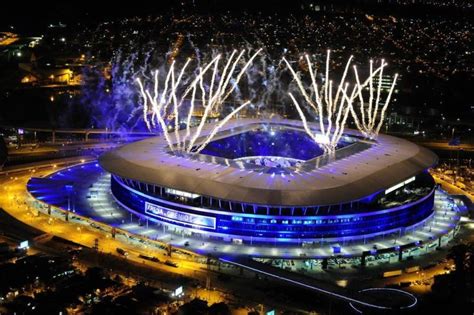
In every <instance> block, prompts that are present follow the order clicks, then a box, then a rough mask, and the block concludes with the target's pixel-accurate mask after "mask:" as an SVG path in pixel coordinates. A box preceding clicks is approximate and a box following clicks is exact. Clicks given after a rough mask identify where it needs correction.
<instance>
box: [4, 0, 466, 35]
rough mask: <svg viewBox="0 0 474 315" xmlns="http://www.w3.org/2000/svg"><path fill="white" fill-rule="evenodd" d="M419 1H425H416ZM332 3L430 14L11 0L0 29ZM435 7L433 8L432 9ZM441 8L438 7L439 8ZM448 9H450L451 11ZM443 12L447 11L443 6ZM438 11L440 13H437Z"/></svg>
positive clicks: (227, 2)
mask: <svg viewBox="0 0 474 315" xmlns="http://www.w3.org/2000/svg"><path fill="white" fill-rule="evenodd" d="M415 1H416V2H417V4H419V3H420V2H423V0H415ZM473 1H474V0H473ZM309 2H312V3H319V4H330V6H333V7H336V6H337V7H343V8H344V10H346V9H352V8H358V9H363V10H369V11H371V10H372V9H376V10H378V11H379V10H380V9H382V10H383V11H384V13H390V14H393V13H395V12H394V11H399V12H398V13H407V11H410V12H414V11H417V12H419V13H420V12H421V13H422V14H425V13H428V12H427V10H426V9H427V7H426V6H423V5H421V6H420V7H417V9H418V10H413V9H414V8H411V9H410V10H407V8H406V7H402V8H398V10H397V8H396V7H394V3H395V2H394V1H393V0H179V1H177V0H152V1H143V0H142V1H120V2H119V0H116V1H114V2H105V1H101V0H96V1H91V0H76V1H68V0H63V1H44V0H39V1H21V0H8V1H3V2H2V3H1V4H0V31H2V30H7V29H8V26H9V25H14V26H15V27H16V30H17V31H19V32H20V33H21V32H27V33H34V32H35V31H36V32H41V31H42V29H43V28H45V27H46V26H47V25H48V24H49V23H55V24H56V23H58V22H59V21H61V22H63V23H76V22H86V23H87V22H93V21H97V20H99V21H104V20H107V19H114V18H120V17H127V16H135V15H148V14H150V15H159V14H162V13H164V12H169V11H181V10H185V11H187V12H189V13H193V12H194V11H197V12H200V13H209V14H219V13H220V12H222V11H227V10H230V11H232V12H234V13H237V14H239V13H240V12H243V11H249V12H252V11H263V12H274V11H277V12H280V13H283V14H287V13H291V12H293V13H294V12H301V9H300V8H301V4H302V3H309ZM431 9H433V8H431ZM438 11H439V10H438ZM448 11H449V10H448ZM442 12H446V10H445V9H444V8H443V10H442ZM438 13H439V12H438Z"/></svg>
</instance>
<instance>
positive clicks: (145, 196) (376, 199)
mask: <svg viewBox="0 0 474 315" xmlns="http://www.w3.org/2000/svg"><path fill="white" fill-rule="evenodd" d="M409 185H410V187H411V189H413V190H415V191H417V190H416V189H417V187H418V186H422V187H423V188H422V189H421V192H419V193H418V194H411V195H410V196H407V195H406V188H407V187H402V188H400V189H399V191H398V192H397V191H394V192H391V193H390V194H389V195H386V193H385V191H382V192H378V193H376V194H374V195H371V196H368V197H367V198H364V199H363V200H358V201H353V202H350V203H345V204H340V205H329V206H327V205H326V206H307V207H285V206H284V205H282V206H264V205H250V204H243V203H239V202H234V201H227V200H218V199H214V198H212V197H204V196H197V195H196V196H193V195H191V194H189V193H188V194H186V193H185V192H183V194H184V195H185V196H183V194H182V195H181V196H179V195H175V194H170V193H167V191H168V190H169V189H167V188H166V187H159V186H156V185H149V184H145V183H141V182H138V181H134V180H130V179H125V178H121V177H118V176H115V175H112V182H111V188H112V193H113V195H114V196H115V198H116V200H117V201H118V202H119V203H120V204H121V205H122V206H124V207H126V208H127V209H129V210H130V211H132V212H134V213H136V214H139V215H142V216H145V217H147V218H149V219H152V220H155V221H158V222H162V223H166V224H169V225H172V226H175V227H178V228H184V230H188V231H189V232H190V233H197V234H204V235H208V236H210V237H214V238H219V239H224V240H231V239H233V240H235V239H238V240H242V241H252V242H274V241H276V240H278V242H295V243H296V242H320V241H326V242H329V241H331V242H332V241H351V240H357V239H363V238H370V237H375V236H379V235H388V234H391V233H397V234H404V233H405V231H408V230H410V229H413V228H415V227H416V226H418V225H420V224H422V223H423V222H424V221H426V220H427V219H429V218H430V217H431V216H432V215H433V205H434V182H433V180H432V178H431V176H430V175H429V174H428V173H422V174H420V175H418V176H417V180H416V181H413V182H412V183H410V184H409ZM407 186H408V185H407ZM404 190H405V192H404ZM397 200H399V201H398V204H399V205H397V206H393V205H394V204H397Z"/></svg>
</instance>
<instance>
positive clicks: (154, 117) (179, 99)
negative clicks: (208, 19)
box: [136, 50, 261, 153]
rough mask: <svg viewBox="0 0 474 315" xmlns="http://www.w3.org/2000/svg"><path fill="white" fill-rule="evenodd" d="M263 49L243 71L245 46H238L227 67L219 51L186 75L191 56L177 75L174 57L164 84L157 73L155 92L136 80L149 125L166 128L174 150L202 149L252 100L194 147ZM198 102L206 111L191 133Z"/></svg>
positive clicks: (144, 117) (152, 127)
mask: <svg viewBox="0 0 474 315" xmlns="http://www.w3.org/2000/svg"><path fill="white" fill-rule="evenodd" d="M260 51H261V50H258V51H256V52H255V53H254V54H253V55H252V56H251V57H250V59H249V60H248V61H247V62H246V63H245V64H244V65H243V67H241V69H240V71H236V68H237V65H238V64H239V62H240V60H241V59H242V56H243V55H244V53H245V51H244V50H242V51H241V52H240V53H237V51H236V50H234V51H233V52H232V54H231V55H230V57H229V58H228V59H227V62H225V65H224V67H223V68H222V64H223V63H221V60H222V59H223V58H222V56H221V55H218V56H217V57H215V58H214V59H212V60H211V61H210V62H209V63H208V64H206V65H205V66H204V67H199V68H198V69H195V71H193V72H192V74H191V75H185V74H186V73H187V72H186V71H187V69H188V68H189V64H190V61H191V60H190V59H188V60H187V61H186V63H185V64H184V65H183V67H182V68H181V70H180V71H179V74H178V75H177V76H176V70H175V67H176V62H175V61H173V62H172V63H171V65H170V68H169V70H168V72H167V74H166V78H165V82H164V84H162V85H160V80H159V72H158V71H155V73H154V76H153V77H154V80H153V94H152V93H151V92H150V91H149V90H148V89H146V88H145V86H144V85H143V83H142V82H141V80H140V79H139V78H137V79H136V80H137V83H138V85H139V87H140V93H141V96H142V98H143V119H144V121H145V124H146V125H147V127H148V129H150V130H153V129H154V128H157V127H158V126H159V127H160V128H161V130H163V133H164V137H165V139H166V141H167V143H168V146H169V148H170V149H171V150H172V151H180V152H187V153H190V152H191V151H192V152H195V153H197V152H200V151H201V150H202V149H203V148H204V147H205V146H206V144H207V143H209V142H210V141H211V140H212V138H213V137H214V136H215V135H216V133H217V132H218V131H219V129H220V128H222V126H223V125H224V124H225V123H226V122H227V121H228V120H229V119H231V118H232V117H233V116H234V115H235V114H237V113H238V112H239V111H240V110H242V109H243V108H244V107H245V106H247V105H248V104H250V102H249V101H246V102H243V104H241V105H240V106H238V107H237V108H236V109H234V110H233V111H232V112H231V113H230V114H228V115H227V116H225V117H224V118H223V119H222V120H221V122H220V123H218V124H216V126H215V127H214V129H213V130H211V131H210V133H209V134H208V135H207V136H206V137H205V139H204V141H203V142H201V145H199V146H198V147H197V148H195V147H194V146H195V144H196V140H197V139H198V138H199V137H200V136H201V133H202V130H203V127H204V125H205V123H206V121H207V118H208V117H209V116H210V115H211V113H212V112H214V111H218V110H219V109H220V108H221V106H222V104H223V103H224V102H225V101H226V100H227V99H228V98H229V96H230V95H231V94H232V92H233V91H234V90H235V89H236V87H237V85H238V83H239V81H240V79H241V78H242V76H243V75H244V74H245V71H246V70H247V68H248V67H249V66H250V65H251V64H252V61H253V60H254V59H255V57H256V56H257V55H258V54H259V53H260ZM235 74H236V75H235ZM185 76H186V77H187V78H186V80H184V79H183V78H184V77H185ZM234 76H235V78H234ZM185 100H188V101H189V106H188V107H187V108H185V109H184V110H183V107H184V106H183V103H184V102H185ZM196 102H200V104H201V106H202V107H203V108H204V113H203V115H202V117H200V120H199V122H198V124H197V127H196V129H195V130H196V131H195V132H194V133H191V128H190V127H191V118H192V115H193V112H194V109H195V106H196V104H195V103H196ZM183 112H184V115H185V125H186V132H185V134H184V136H182V135H181V134H180V132H179V126H180V122H181V121H180V114H182V113H183ZM169 117H172V118H174V139H172V138H171V136H170V132H169V127H168V126H170V124H169V120H168V119H169Z"/></svg>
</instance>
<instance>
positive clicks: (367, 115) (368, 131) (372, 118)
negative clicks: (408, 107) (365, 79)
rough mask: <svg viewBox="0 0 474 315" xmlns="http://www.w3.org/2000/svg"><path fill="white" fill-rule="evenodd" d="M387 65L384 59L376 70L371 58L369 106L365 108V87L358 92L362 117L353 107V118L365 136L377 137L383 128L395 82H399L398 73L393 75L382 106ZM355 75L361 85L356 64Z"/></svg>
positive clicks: (359, 110)
mask: <svg viewBox="0 0 474 315" xmlns="http://www.w3.org/2000/svg"><path fill="white" fill-rule="evenodd" d="M386 65H387V64H386V63H385V61H384V60H383V59H382V61H381V65H380V67H379V68H378V69H377V70H375V71H374V70H373V61H372V60H370V74H369V83H368V85H369V101H368V104H367V108H365V104H366V103H365V100H364V95H363V88H359V90H358V92H357V97H358V100H359V105H360V106H359V107H358V112H359V115H360V119H359V117H358V116H357V111H356V110H355V109H354V108H353V107H351V114H352V118H353V119H354V122H355V123H356V126H357V129H359V131H360V132H362V134H363V135H364V136H366V137H367V138H370V139H375V138H377V135H378V134H379V132H380V128H382V124H383V121H384V119H385V112H386V111H387V108H388V105H389V104H390V100H391V97H392V93H393V90H394V88H395V83H396V82H397V78H398V74H395V76H394V77H393V81H392V84H391V86H390V90H389V92H388V94H387V98H386V99H385V102H384V104H383V106H382V107H381V108H380V92H381V88H382V76H383V69H384V67H385V66H386ZM377 72H378V83H377V86H376V87H375V91H374V82H373V81H374V80H373V78H374V77H375V76H376V75H377ZM354 75H355V78H356V81H357V84H358V85H359V86H360V81H359V74H358V72H357V67H356V66H354ZM374 92H375V94H376V98H375V103H374ZM379 109H380V112H379ZM378 114H380V115H378ZM377 119H378V122H377Z"/></svg>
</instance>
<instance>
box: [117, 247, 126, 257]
mask: <svg viewBox="0 0 474 315" xmlns="http://www.w3.org/2000/svg"><path fill="white" fill-rule="evenodd" d="M117 253H119V254H120V255H122V256H128V252H127V251H126V250H124V249H122V248H120V247H117Z"/></svg>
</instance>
